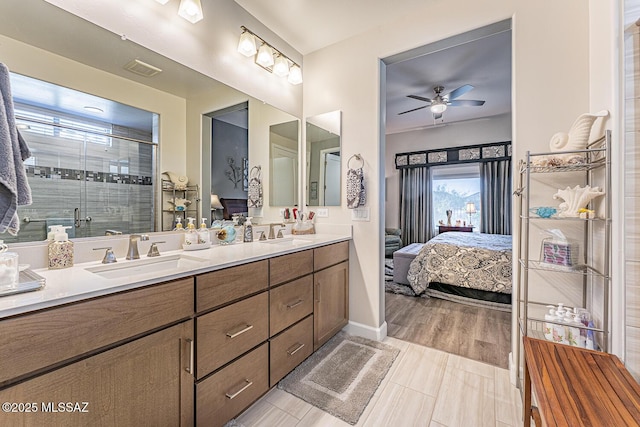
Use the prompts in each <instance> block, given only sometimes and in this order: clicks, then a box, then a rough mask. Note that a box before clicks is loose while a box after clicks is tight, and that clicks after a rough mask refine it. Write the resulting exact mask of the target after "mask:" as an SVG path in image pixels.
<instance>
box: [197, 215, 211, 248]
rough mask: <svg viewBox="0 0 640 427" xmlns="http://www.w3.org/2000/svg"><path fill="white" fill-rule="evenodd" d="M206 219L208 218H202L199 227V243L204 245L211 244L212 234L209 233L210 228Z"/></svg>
mask: <svg viewBox="0 0 640 427" xmlns="http://www.w3.org/2000/svg"><path fill="white" fill-rule="evenodd" d="M206 220H207V219H206V218H202V222H201V223H200V228H199V229H198V243H199V244H202V245H204V244H211V235H210V234H209V229H208V228H207V224H206V223H205V221H206Z"/></svg>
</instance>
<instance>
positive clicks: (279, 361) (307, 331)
mask: <svg viewBox="0 0 640 427" xmlns="http://www.w3.org/2000/svg"><path fill="white" fill-rule="evenodd" d="M269 352H270V355H271V371H270V386H271V387H273V386H274V385H276V384H277V383H278V381H280V380H281V379H282V378H284V376H285V375H287V374H288V373H289V372H291V371H292V370H293V368H295V367H296V366H298V365H299V364H300V363H302V361H303V360H304V359H306V358H307V357H309V356H310V355H311V353H312V352H313V316H309V317H307V318H306V319H304V320H303V321H301V322H300V323H298V324H296V325H294V326H292V327H291V328H289V329H287V330H286V331H284V332H283V333H281V334H280V335H278V336H277V337H275V338H272V339H271V345H270V350H269Z"/></svg>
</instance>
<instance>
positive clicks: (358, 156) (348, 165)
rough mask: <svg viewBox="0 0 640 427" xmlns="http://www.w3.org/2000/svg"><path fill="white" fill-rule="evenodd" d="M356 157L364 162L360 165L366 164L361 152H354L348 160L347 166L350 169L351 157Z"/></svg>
mask: <svg viewBox="0 0 640 427" xmlns="http://www.w3.org/2000/svg"><path fill="white" fill-rule="evenodd" d="M354 157H355V159H356V160H358V161H360V162H362V164H361V165H360V167H363V166H364V159H363V158H362V156H361V155H360V154H354V155H353V156H351V157H349V160H347V167H348V168H349V169H351V166H350V163H351V159H353V158H354Z"/></svg>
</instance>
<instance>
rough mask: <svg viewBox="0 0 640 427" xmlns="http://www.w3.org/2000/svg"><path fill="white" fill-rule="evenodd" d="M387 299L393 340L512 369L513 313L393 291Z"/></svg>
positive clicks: (388, 324) (389, 325)
mask: <svg viewBox="0 0 640 427" xmlns="http://www.w3.org/2000/svg"><path fill="white" fill-rule="evenodd" d="M385 298H386V304H385V305H386V306H385V312H386V320H387V334H388V335H389V336H390V337H394V338H397V339H400V340H403V341H409V342H412V343H415V344H420V345H423V346H425V347H430V348H435V349H438V350H442V351H446V352H447V353H451V354H457V355H459V356H462V357H467V358H469V359H473V360H477V361H480V362H485V363H489V364H491V365H494V366H498V367H500V368H508V366H509V352H510V351H511V313H507V312H503V311H498V310H492V309H489V308H484V307H475V306H470V305H465V304H460V303H456V302H452V301H447V300H442V299H438V298H416V297H410V296H405V295H397V294H393V293H390V292H386V293H385Z"/></svg>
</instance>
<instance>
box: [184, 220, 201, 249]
mask: <svg viewBox="0 0 640 427" xmlns="http://www.w3.org/2000/svg"><path fill="white" fill-rule="evenodd" d="M187 221H189V222H188V223H187V234H186V235H185V236H184V244H185V245H197V244H198V233H197V231H196V226H195V225H194V224H193V218H187Z"/></svg>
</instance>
